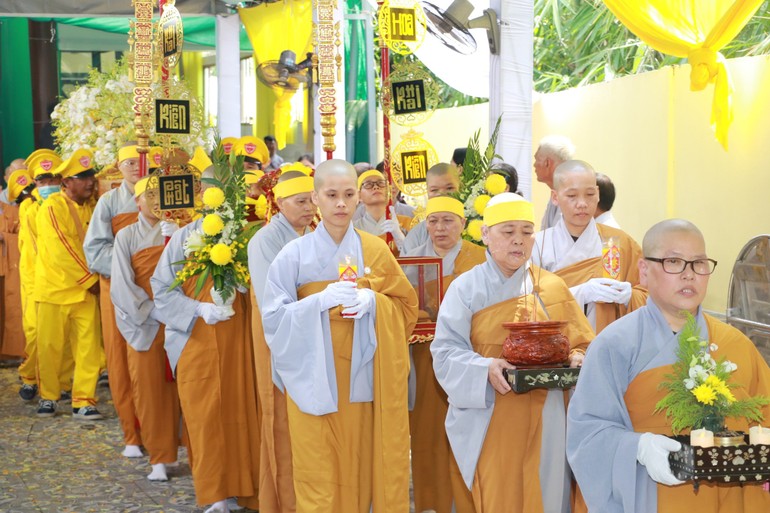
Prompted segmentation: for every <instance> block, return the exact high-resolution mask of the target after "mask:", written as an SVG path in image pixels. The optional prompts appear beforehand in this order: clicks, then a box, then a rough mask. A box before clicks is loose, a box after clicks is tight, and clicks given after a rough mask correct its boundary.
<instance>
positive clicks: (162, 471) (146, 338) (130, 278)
mask: <svg viewBox="0 0 770 513" xmlns="http://www.w3.org/2000/svg"><path fill="white" fill-rule="evenodd" d="M149 180H150V179H149V177H145V178H142V179H141V180H139V181H138V182H137V183H136V184H135V186H134V196H135V197H136V204H137V206H138V208H139V218H138V220H137V222H136V223H134V224H131V225H129V226H127V227H126V228H125V229H124V230H121V231H120V232H118V234H117V235H115V245H114V247H113V253H114V255H113V258H112V274H111V276H112V277H111V283H110V285H111V287H110V297H111V298H112V303H113V304H114V305H115V317H116V321H117V326H118V329H119V330H120V333H121V334H122V335H123V337H125V340H126V342H127V343H128V348H127V352H128V353H127V358H128V371H129V375H130V378H131V392H132V397H133V403H134V407H135V408H136V413H137V416H138V418H139V423H140V425H141V426H142V442H143V443H144V447H145V449H146V450H147V452H148V453H149V455H150V464H151V465H152V472H151V473H150V474H149V475H148V476H147V479H149V480H150V481H166V480H168V477H167V474H166V464H170V463H174V462H176V460H177V449H178V447H179V437H178V435H177V433H178V431H179V396H178V394H177V389H176V383H175V382H174V381H168V380H167V379H166V352H165V351H164V349H163V342H164V340H165V337H164V336H163V326H162V325H161V324H160V322H159V321H158V317H159V316H158V312H157V309H156V308H155V305H154V303H153V301H152V290H151V288H150V276H152V273H153V272H154V271H155V267H156V265H157V264H158V260H159V259H160V255H161V253H162V252H163V248H164V246H165V241H164V239H165V237H164V235H163V233H162V232H161V226H160V222H159V219H158V218H157V217H156V216H155V215H154V214H153V213H152V202H153V201H157V188H156V189H155V190H150V191H148V190H147V186H148V182H149ZM156 183H157V182H156ZM156 187H157V185H156ZM153 198H155V199H153Z"/></svg>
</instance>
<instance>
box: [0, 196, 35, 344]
mask: <svg viewBox="0 0 770 513" xmlns="http://www.w3.org/2000/svg"><path fill="white" fill-rule="evenodd" d="M27 201H31V200H27ZM0 233H1V234H2V235H3V240H0V294H2V297H3V302H2V305H0V357H7V356H10V357H20V356H24V346H25V342H24V328H23V324H22V309H21V304H22V298H21V282H20V278H19V260H20V254H19V207H18V206H16V205H3V211H2V214H0Z"/></svg>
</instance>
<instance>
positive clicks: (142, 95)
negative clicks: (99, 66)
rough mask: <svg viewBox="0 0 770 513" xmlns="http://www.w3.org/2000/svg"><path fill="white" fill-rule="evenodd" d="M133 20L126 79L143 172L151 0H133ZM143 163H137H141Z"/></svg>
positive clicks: (146, 144)
mask: <svg viewBox="0 0 770 513" xmlns="http://www.w3.org/2000/svg"><path fill="white" fill-rule="evenodd" d="M133 3H134V15H135V17H136V20H131V21H130V22H129V31H128V47H129V80H130V81H132V82H133V83H134V127H135V129H136V141H137V145H138V147H139V148H138V149H139V154H140V156H141V158H140V173H141V172H142V170H144V174H146V172H147V159H146V155H147V152H148V151H149V149H150V125H151V123H152V108H153V105H152V101H153V95H152V87H151V86H152V80H153V71H154V70H153V22H152V14H153V6H154V5H155V3H156V1H155V0H133ZM142 163H143V164H144V165H141V164H142Z"/></svg>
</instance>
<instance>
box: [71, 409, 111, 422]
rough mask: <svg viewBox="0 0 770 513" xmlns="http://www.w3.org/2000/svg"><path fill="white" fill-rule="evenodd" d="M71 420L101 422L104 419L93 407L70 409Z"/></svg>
mask: <svg viewBox="0 0 770 513" xmlns="http://www.w3.org/2000/svg"><path fill="white" fill-rule="evenodd" d="M72 418H73V419H75V420H101V419H103V418H104V417H102V414H101V413H99V410H97V409H96V407H95V406H81V407H80V408H72Z"/></svg>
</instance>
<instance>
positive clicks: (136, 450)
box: [121, 445, 144, 458]
mask: <svg viewBox="0 0 770 513" xmlns="http://www.w3.org/2000/svg"><path fill="white" fill-rule="evenodd" d="M121 454H122V455H123V456H125V457H126V458H141V457H142V456H144V454H142V449H141V448H140V447H139V446H138V445H127V446H126V448H125V449H123V452H122V453H121Z"/></svg>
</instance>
